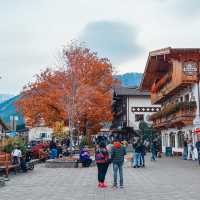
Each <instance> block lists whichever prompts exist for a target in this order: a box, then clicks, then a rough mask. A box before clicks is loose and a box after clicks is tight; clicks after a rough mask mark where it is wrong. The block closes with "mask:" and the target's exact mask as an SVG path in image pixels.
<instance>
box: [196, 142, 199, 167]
mask: <svg viewBox="0 0 200 200" xmlns="http://www.w3.org/2000/svg"><path fill="white" fill-rule="evenodd" d="M196 148H197V152H198V161H199V165H200V140H198V141H197V142H196Z"/></svg>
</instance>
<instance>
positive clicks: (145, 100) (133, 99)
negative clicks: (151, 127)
mask: <svg viewBox="0 0 200 200" xmlns="http://www.w3.org/2000/svg"><path fill="white" fill-rule="evenodd" d="M132 107H159V106H158V105H152V104H151V100H150V97H148V96H129V97H128V98H127V126H130V127H133V128H134V129H135V130H137V129H138V128H139V123H140V122H136V121H135V115H136V114H143V115H144V121H146V122H148V121H147V118H148V116H149V115H151V114H153V113H154V112H132ZM148 123H150V122H148Z"/></svg>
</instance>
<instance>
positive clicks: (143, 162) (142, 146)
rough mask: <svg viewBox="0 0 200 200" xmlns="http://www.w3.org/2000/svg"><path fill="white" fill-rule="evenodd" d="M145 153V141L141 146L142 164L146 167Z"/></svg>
mask: <svg viewBox="0 0 200 200" xmlns="http://www.w3.org/2000/svg"><path fill="white" fill-rule="evenodd" d="M145 155H146V146H145V145H144V143H141V146H140V166H141V167H145Z"/></svg>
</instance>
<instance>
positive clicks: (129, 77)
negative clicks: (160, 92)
mask: <svg viewBox="0 0 200 200" xmlns="http://www.w3.org/2000/svg"><path fill="white" fill-rule="evenodd" d="M142 76H143V74H142V73H137V72H131V73H126V74H122V75H116V78H117V79H118V80H120V81H121V83H122V86H124V87H135V86H139V85H140V82H141V79H142Z"/></svg>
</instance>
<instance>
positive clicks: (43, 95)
mask: <svg viewBox="0 0 200 200" xmlns="http://www.w3.org/2000/svg"><path fill="white" fill-rule="evenodd" d="M112 73H113V71H112V65H111V63H110V62H109V60H108V59H106V58H99V57H98V56H97V54H96V53H94V52H91V50H90V49H88V48H84V47H82V46H80V45H75V44H71V45H70V46H68V47H66V48H64V49H63V56H62V66H59V68H58V69H56V70H52V69H46V70H45V71H44V72H42V73H40V74H39V75H37V76H36V81H35V82H32V83H29V84H28V85H27V86H26V87H24V89H23V91H22V93H21V98H20V100H19V101H18V102H17V108H18V110H19V111H21V112H22V113H23V114H24V116H25V118H26V120H27V123H28V124H29V125H31V126H34V125H37V124H38V123H41V120H42V121H44V122H45V125H47V126H50V127H54V126H55V124H56V123H57V122H65V124H66V125H68V124H69V123H72V122H73V124H72V126H73V127H77V126H79V127H80V129H81V130H82V132H84V133H85V132H86V130H87V132H89V134H95V133H97V132H98V131H99V130H100V128H101V123H102V122H105V121H111V120H112V108H111V103H112V86H113V84H114V83H115V80H114V79H113V76H112ZM69 119H71V120H69Z"/></svg>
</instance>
